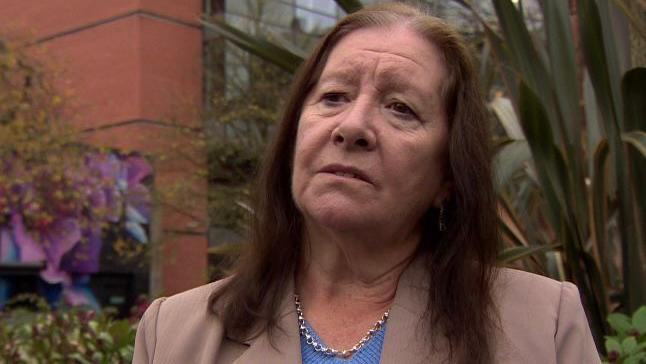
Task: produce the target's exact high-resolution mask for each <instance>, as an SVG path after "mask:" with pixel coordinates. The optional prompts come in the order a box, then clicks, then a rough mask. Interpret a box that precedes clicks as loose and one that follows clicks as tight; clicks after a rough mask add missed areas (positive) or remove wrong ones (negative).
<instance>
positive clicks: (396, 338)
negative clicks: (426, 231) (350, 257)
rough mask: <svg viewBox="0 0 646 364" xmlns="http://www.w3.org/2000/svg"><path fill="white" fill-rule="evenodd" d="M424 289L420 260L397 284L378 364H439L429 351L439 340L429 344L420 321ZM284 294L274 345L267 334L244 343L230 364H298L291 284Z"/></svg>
mask: <svg viewBox="0 0 646 364" xmlns="http://www.w3.org/2000/svg"><path fill="white" fill-rule="evenodd" d="M428 288H429V281H428V274H427V270H426V268H425V266H424V259H423V258H417V259H415V260H413V261H412V262H411V263H410V265H409V266H408V268H406V270H405V271H404V273H403V274H402V276H401V278H400V279H399V283H398V284H397V292H396V293H395V299H394V301H393V306H392V307H391V309H390V315H389V318H388V326H387V328H386V337H385V340H384V346H383V350H382V353H381V361H380V362H381V364H396V363H422V362H424V363H428V362H442V360H443V359H444V356H443V355H442V353H439V352H437V351H435V350H433V347H442V346H441V341H442V339H441V337H435V336H434V337H433V339H434V340H429V338H428V337H429V333H430V332H431V331H430V328H429V327H428V323H427V321H428V320H425V319H424V318H423V317H424V313H425V312H426V305H427V302H428ZM287 292H288V294H287V295H286V297H285V298H284V300H283V303H282V306H281V307H282V309H281V312H282V315H281V318H280V321H279V325H280V327H281V328H282V329H283V330H282V331H280V330H276V332H275V334H274V340H273V344H274V345H273V346H272V343H271V342H270V340H269V335H268V334H267V332H263V333H261V334H260V335H259V336H257V337H256V338H254V339H251V340H249V341H247V342H245V344H248V345H249V349H247V350H245V352H244V353H243V354H242V355H241V356H240V357H239V358H238V359H237V360H236V361H235V362H234V364H252V363H266V364H284V363H301V362H302V359H301V347H300V335H299V331H298V319H297V316H296V308H295V307H294V301H293V292H294V282H293V280H292V282H291V283H290V285H289V289H288V290H287ZM438 336H441V335H438ZM429 342H435V343H436V344H437V345H434V346H431V345H429Z"/></svg>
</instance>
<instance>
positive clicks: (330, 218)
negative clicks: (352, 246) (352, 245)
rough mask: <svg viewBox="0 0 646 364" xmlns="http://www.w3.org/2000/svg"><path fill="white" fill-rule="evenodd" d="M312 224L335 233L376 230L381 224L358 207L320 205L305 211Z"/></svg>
mask: <svg viewBox="0 0 646 364" xmlns="http://www.w3.org/2000/svg"><path fill="white" fill-rule="evenodd" d="M303 214H304V215H305V216H306V217H307V220H309V222H310V223H313V224H316V225H318V226H320V227H323V228H326V229H329V230H333V231H338V232H342V231H352V230H360V229H365V228H371V229H372V228H374V227H375V224H378V223H379V219H378V218H377V217H376V216H371V215H370V214H367V213H366V210H365V209H360V208H358V207H357V206H342V205H339V204H319V205H317V206H315V207H313V208H308V209H305V211H303Z"/></svg>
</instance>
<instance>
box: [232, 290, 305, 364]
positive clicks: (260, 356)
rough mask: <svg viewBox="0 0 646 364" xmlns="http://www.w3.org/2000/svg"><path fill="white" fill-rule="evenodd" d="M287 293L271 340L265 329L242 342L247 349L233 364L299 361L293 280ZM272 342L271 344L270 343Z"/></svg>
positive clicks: (270, 363)
mask: <svg viewBox="0 0 646 364" xmlns="http://www.w3.org/2000/svg"><path fill="white" fill-rule="evenodd" d="M286 292H287V294H286V295H285V297H284V298H283V302H282V303H281V316H280V319H279V321H278V326H279V328H280V329H277V330H274V334H273V341H270V339H269V334H268V333H267V331H263V332H262V333H261V334H260V335H258V336H256V337H255V338H253V339H250V340H247V341H245V342H243V343H244V344H246V345H249V349H247V350H245V352H244V353H243V354H242V355H241V356H240V357H239V358H238V359H237V360H236V361H234V364H256V363H266V364H285V363H301V362H302V359H301V342H300V333H299V331H298V317H297V316H296V307H295V306H294V280H293V279H292V280H291V282H290V283H289V285H288V287H287V290H286ZM272 344H273V345H272Z"/></svg>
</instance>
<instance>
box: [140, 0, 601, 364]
mask: <svg viewBox="0 0 646 364" xmlns="http://www.w3.org/2000/svg"><path fill="white" fill-rule="evenodd" d="M476 77H477V76H476V74H475V72H474V70H473V66H472V64H471V61H470V59H469V56H468V52H467V50H466V47H465V45H464V43H463V42H462V40H461V39H460V37H459V36H458V34H457V33H456V32H455V31H454V30H452V29H451V28H450V27H449V26H447V25H445V24H444V23H443V22H441V21H440V20H438V19H436V18H432V17H429V16H426V15H424V14H423V13H422V12H420V11H419V10H417V9H415V8H412V7H410V6H407V5H402V4H390V5H381V6H377V7H372V8H368V9H364V10H362V11H359V12H357V13H355V14H352V15H350V16H348V17H346V18H345V19H343V20H342V21H341V22H340V23H339V24H338V25H337V26H336V27H335V28H334V29H333V30H332V31H331V32H330V33H329V34H328V35H327V36H326V37H325V38H324V40H323V41H322V43H321V44H320V45H319V47H318V48H317V49H316V50H315V51H314V53H313V55H312V56H311V57H310V59H309V60H308V61H307V62H306V63H305V64H304V65H303V66H302V68H301V70H300V72H299V75H298V77H297V78H296V81H295V83H294V86H293V90H292V93H291V97H290V98H289V102H288V104H287V107H286V112H285V115H284V118H283V120H282V123H281V124H280V125H279V128H278V132H277V136H276V141H275V143H274V145H273V148H272V149H271V151H270V153H269V155H268V157H267V159H266V161H265V165H264V169H263V172H262V175H261V178H260V183H259V193H258V196H257V200H256V206H255V208H256V210H255V211H256V215H255V221H254V225H253V227H252V237H251V245H250V247H249V251H248V252H246V254H245V255H243V257H242V258H241V260H240V261H239V263H238V264H237V266H236V268H235V271H234V274H233V275H232V276H231V277H230V278H228V279H225V280H223V281H219V282H215V283H212V284H210V285H207V286H204V287H200V288H197V289H194V290H191V291H188V292H185V293H183V294H180V295H177V296H173V297H171V298H168V299H159V300H157V301H155V302H154V303H153V304H152V306H151V307H150V308H149V309H148V311H147V312H146V314H145V316H144V318H143V320H142V322H141V324H140V326H139V330H138V332H137V344H136V349H135V359H134V362H136V363H149V362H151V363H152V362H154V363H185V362H191V363H202V362H203V363H213V362H217V363H239V364H242V363H301V362H303V363H441V362H450V363H518V362H523V363H556V362H558V363H595V362H599V357H598V356H597V353H596V350H595V347H594V343H593V341H592V338H591V335H590V330H589V328H588V326H587V322H586V318H585V314H584V312H583V310H582V307H581V302H580V299H579V296H578V291H577V289H576V287H575V286H574V285H572V284H570V283H560V282H556V281H552V280H550V279H547V278H544V277H539V276H536V275H533V274H529V273H523V272H519V271H514V270H509V269H496V268H494V264H495V256H496V246H497V231H496V210H495V198H494V192H493V187H492V182H491V175H490V161H489V151H488V147H487V144H488V141H489V136H488V134H487V125H486V117H485V109H484V105H483V101H482V99H481V97H480V95H479V92H478V84H477V79H476Z"/></svg>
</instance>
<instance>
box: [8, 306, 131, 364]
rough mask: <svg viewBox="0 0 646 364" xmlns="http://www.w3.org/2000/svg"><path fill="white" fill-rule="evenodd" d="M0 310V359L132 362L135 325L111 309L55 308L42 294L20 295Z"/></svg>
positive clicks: (21, 361)
mask: <svg viewBox="0 0 646 364" xmlns="http://www.w3.org/2000/svg"><path fill="white" fill-rule="evenodd" d="M7 307H13V308H10V309H7V310H4V311H0V322H2V325H0V362H9V363H16V362H18V363H23V362H28V363H32V362H37V363H130V362H131V361H132V356H133V353H134V341H135V326H133V325H132V324H131V323H130V322H128V321H127V320H115V319H114V318H113V316H112V315H111V314H110V312H109V311H103V312H95V311H89V310H83V309H81V308H62V309H58V310H56V311H53V310H51V309H50V308H49V306H48V305H47V304H46V303H45V302H44V301H43V299H41V298H39V297H37V296H32V295H23V296H20V297H17V298H16V299H14V300H13V301H12V303H11V304H10V305H7Z"/></svg>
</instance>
